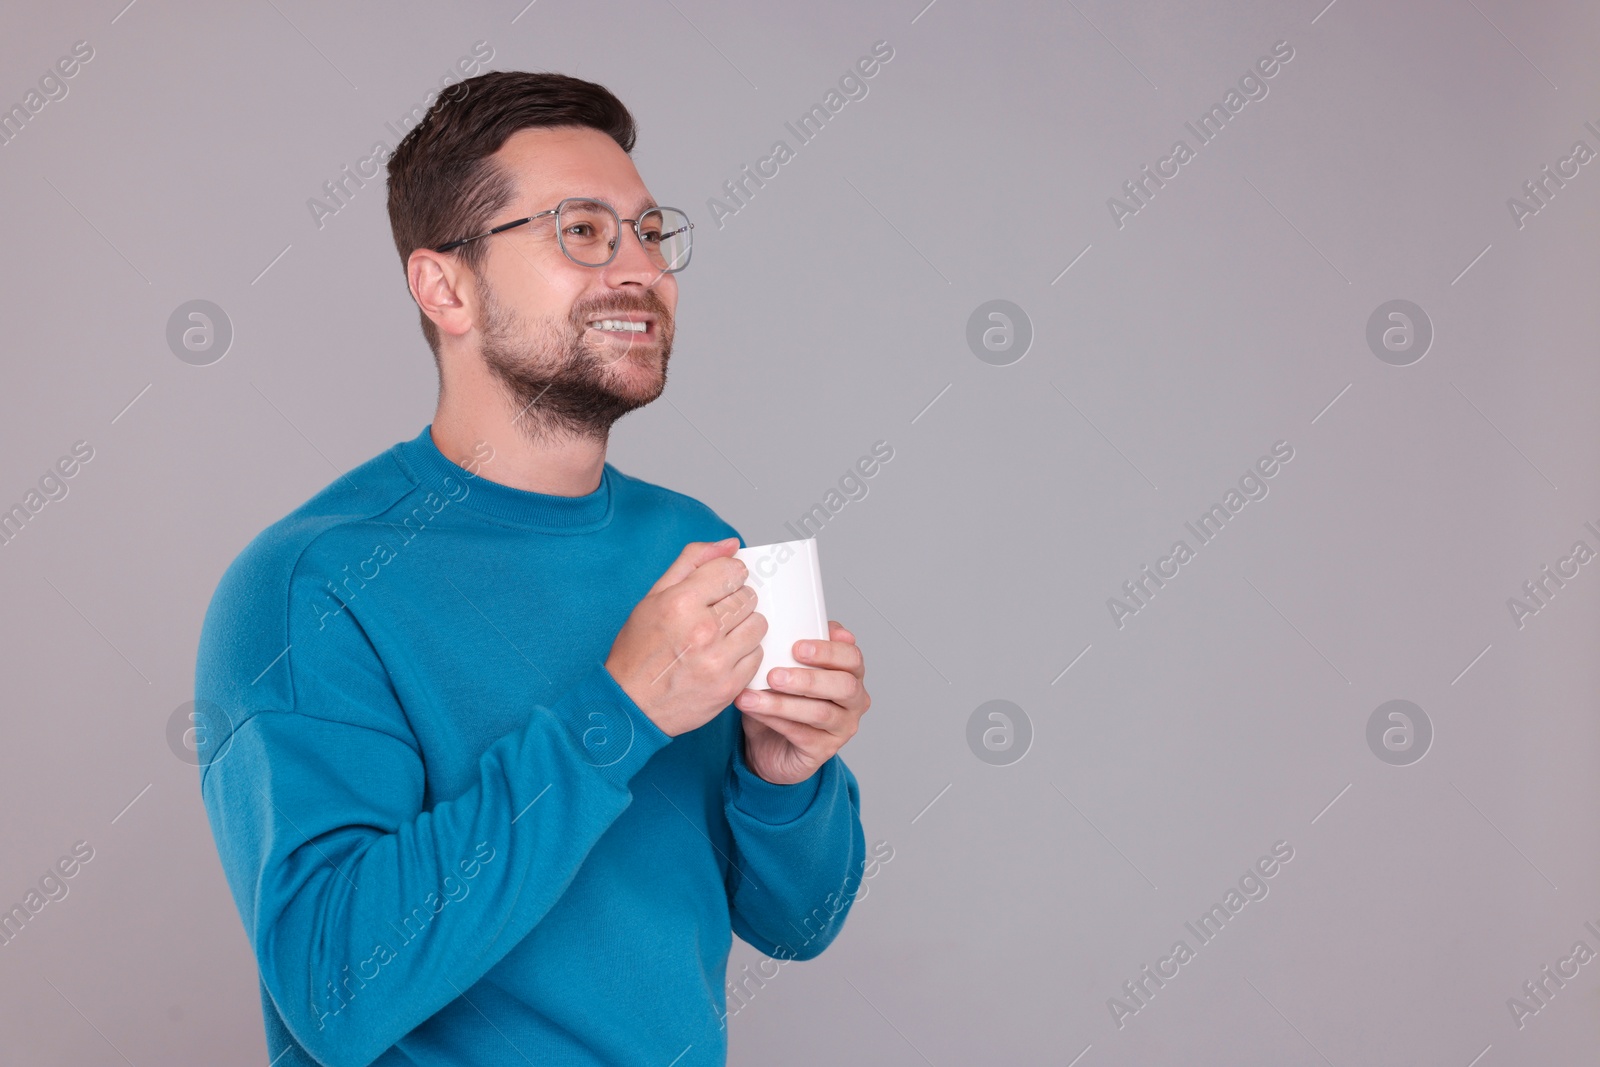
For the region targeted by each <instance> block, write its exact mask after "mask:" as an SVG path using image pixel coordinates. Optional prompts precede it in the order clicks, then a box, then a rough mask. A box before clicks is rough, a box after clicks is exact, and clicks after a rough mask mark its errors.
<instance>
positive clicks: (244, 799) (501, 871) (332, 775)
mask: <svg viewBox="0 0 1600 1067" xmlns="http://www.w3.org/2000/svg"><path fill="white" fill-rule="evenodd" d="M232 577H233V580H231V581H230V580H229V578H227V577H225V580H224V583H223V585H221V586H219V590H218V594H217V595H216V596H215V597H214V598H213V602H212V606H211V608H210V609H209V610H208V612H207V616H206V622H205V626H204V627H203V629H202V635H201V647H200V656H199V662H198V664H197V669H196V694H197V707H199V706H202V705H201V700H205V701H208V702H209V703H207V704H206V705H204V706H205V707H208V708H210V709H211V712H210V714H212V715H213V716H214V717H215V720H216V723H217V724H219V726H223V727H225V728H223V729H218V730H217V731H216V732H215V734H214V736H213V737H212V739H211V741H210V742H209V743H203V744H202V748H201V756H202V760H203V762H204V766H203V767H202V771H201V794H202V797H203V799H204V802H205V806H206V811H207V814H208V816H209V818H210V821H211V827H212V832H213V835H214V837H215V839H216V844H217V849H218V852H219V854H220V856H221V859H222V865H223V869H224V872H225V874H226V876H227V879H228V883H229V886H230V888H231V890H232V893H233V897H234V901H235V904H236V905H237V906H238V909H239V913H240V916H241V918H242V919H243V920H244V925H245V929H246V932H247V934H248V936H249V940H250V944H251V947H252V948H253V949H254V952H255V956H256V960H257V964H258V966H259V968H260V972H261V979H262V982H263V983H264V985H265V986H266V988H267V991H268V992H269V993H270V995H271V997H272V1000H273V1002H274V1004H275V1005H276V1007H277V1009H278V1012H279V1013H280V1014H281V1016H282V1017H283V1019H284V1021H285V1023H286V1025H287V1026H288V1027H289V1030H290V1032H291V1033H292V1034H293V1036H294V1038H295V1039H296V1040H297V1041H298V1042H299V1043H300V1044H301V1045H302V1046H303V1047H304V1048H305V1049H306V1050H307V1051H308V1052H309V1053H310V1054H311V1055H312V1056H314V1057H315V1058H316V1059H317V1060H318V1061H319V1062H321V1063H324V1064H328V1065H330V1067H359V1065H363V1064H368V1063H370V1062H371V1061H372V1060H374V1059H375V1058H377V1057H378V1056H379V1055H380V1054H382V1053H383V1052H384V1050H386V1049H388V1048H389V1047H391V1046H392V1045H393V1044H394V1043H395V1042H396V1041H398V1040H399V1039H400V1038H401V1037H403V1036H404V1035H405V1034H407V1033H408V1032H410V1031H411V1030H412V1029H414V1028H415V1027H416V1026H417V1025H418V1024H420V1023H422V1022H423V1021H424V1020H426V1019H428V1018H429V1017H430V1016H432V1015H434V1014H435V1013H437V1012H438V1011H439V1010H440V1009H441V1008H443V1007H444V1006H445V1005H446V1004H448V1003H449V1002H451V1001H452V1000H454V999H456V998H457V997H458V996H459V995H461V993H462V991H464V990H466V989H467V988H469V987H470V986H472V985H473V984H474V983H475V982H476V981H477V980H478V979H479V978H481V977H482V976H483V975H484V973H485V972H487V971H488V970H489V969H490V968H491V967H493V966H494V965H495V964H496V963H497V962H498V961H499V960H500V959H501V958H502V957H503V956H504V955H505V954H506V953H507V952H508V951H510V950H511V948H513V947H514V946H515V945H516V944H517V943H518V942H519V941H520V940H522V938H523V937H525V936H526V935H527V934H528V932H529V931H530V930H532V929H533V928H534V927H535V926H536V925H537V924H538V923H539V922H540V921H541V919H542V918H543V917H544V916H545V915H546V914H547V913H548V912H549V910H550V909H551V907H552V906H553V905H554V904H555V903H556V902H557V901H558V900H559V899H560V898H561V896H562V894H563V893H564V892H565V891H566V889H567V887H568V886H569V885H570V884H571V882H572V880H573V878H574V876H575V875H576V873H577V871H578V869H579V867H580V865H581V864H582V863H583V861H584V859H585V857H586V856H587V855H588V853H589V852H590V850H591V849H592V848H593V846H594V844H595V843H596V841H597V840H598V839H599V838H600V836H601V835H602V834H603V833H604V832H605V830H606V829H607V828H608V827H609V826H610V825H611V824H612V823H613V822H614V821H615V820H616V819H617V817H618V816H619V815H621V813H622V812H623V811H624V810H626V809H627V807H628V806H629V804H630V803H631V802H632V793H631V792H630V789H629V781H630V779H631V778H632V777H633V776H634V774H635V773H636V772H637V771H638V770H639V769H640V768H641V767H642V766H643V765H644V763H645V762H646V761H647V760H648V759H649V758H650V756H652V755H653V754H654V753H655V752H656V751H658V750H659V749H661V748H662V747H663V746H665V745H666V744H667V743H668V742H669V741H670V740H671V739H670V738H669V737H668V736H667V735H666V734H664V733H662V732H661V730H660V729H659V728H658V727H657V726H656V725H655V724H654V723H653V722H652V721H651V720H650V719H649V717H648V716H646V715H645V714H644V713H643V712H642V711H641V710H640V709H639V707H638V706H637V705H636V704H635V703H634V702H633V701H632V699H630V698H629V697H628V695H627V694H626V693H625V692H624V691H623V690H622V688H621V687H620V686H619V685H618V684H617V682H616V680H615V679H614V678H613V677H612V676H611V674H610V673H609V672H608V671H607V670H606V668H605V666H604V664H603V663H601V662H599V661H596V662H594V663H592V664H590V665H589V666H588V667H587V668H586V669H585V670H584V671H583V672H582V673H581V674H580V675H578V677H577V678H576V680H575V681H574V682H573V683H572V684H571V685H570V687H568V688H567V689H566V690H565V691H564V692H561V693H560V694H559V695H558V696H556V697H555V698H554V699H552V700H550V701H548V702H547V703H544V704H535V703H533V702H532V701H530V702H529V707H528V718H527V723H526V725H525V726H523V727H521V728H519V729H517V730H514V731H512V732H511V733H509V734H506V735H505V736H502V737H500V738H499V739H498V740H496V741H495V742H494V743H492V744H491V745H490V746H489V748H488V749H487V750H486V751H485V752H484V753H483V756H482V758H481V759H480V760H479V763H478V766H477V776H476V780H475V781H472V782H471V783H470V785H469V786H468V787H467V788H466V789H465V790H464V791H463V792H461V793H460V794H459V795H456V796H452V797H449V798H446V799H443V800H437V801H435V800H434V798H431V797H428V796H427V795H426V794H425V791H424V774H423V761H422V756H421V752H420V748H419V745H418V742H417V741H416V739H415V737H414V736H413V735H412V733H411V731H410V729H409V727H408V725H407V718H406V713H405V709H404V708H403V707H402V706H401V704H400V701H399V698H398V696H397V694H396V692H395V690H394V688H393V686H392V684H391V680H390V675H389V671H388V670H387V669H386V667H385V664H384V663H383V662H382V660H381V659H380V657H379V654H378V652H377V651H376V649H375V648H374V647H373V645H372V643H371V642H370V641H369V640H368V638H367V635H366V634H365V632H364V631H363V630H362V629H361V626H360V625H359V623H358V622H357V620H356V619H355V618H354V616H353V613H352V612H351V611H349V610H344V611H340V612H337V613H327V614H324V615H323V616H322V617H319V618H315V619H314V620H313V619H312V618H311V616H310V613H307V616H306V617H305V618H304V619H302V618H300V617H299V616H296V615H294V614H291V615H290V617H289V620H288V621H287V622H286V621H285V620H284V618H283V612H282V610H281V609H280V610H278V611H277V613H276V614H275V615H273V614H272V613H270V612H267V613H266V615H265V617H264V618H265V621H267V622H268V623H270V625H264V626H263V625H259V624H261V623H262V622H263V609H262V608H261V607H260V606H259V604H258V603H257V602H256V601H257V600H259V594H253V593H252V591H251V590H250V588H249V586H250V584H251V583H250V581H249V579H248V578H247V577H243V576H232ZM291 588H292V583H291ZM253 625H257V626H258V628H259V629H264V630H267V631H268V632H269V633H270V632H271V631H272V630H274V629H275V628H283V629H284V630H285V631H286V632H287V636H288V640H287V641H286V642H285V643H286V644H287V646H288V647H287V648H286V649H284V652H283V655H282V656H281V658H280V659H279V660H278V661H274V663H273V664H271V665H269V666H268V667H267V669H266V670H261V664H262V662H263V660H264V659H268V658H270V656H271V652H265V653H263V649H264V648H265V647H266V646H267V645H269V644H271V645H273V646H274V651H276V648H279V647H282V645H281V644H280V643H279V639H278V637H277V635H276V634H275V633H273V634H271V636H263V635H262V634H260V633H258V632H256V630H253V629H252V626H253ZM402 667H403V665H402ZM258 671H259V672H260V674H259V676H257V677H256V680H255V681H250V678H251V677H252V675H256V673H257V672H258ZM452 710H453V711H455V712H457V713H459V714H461V715H463V716H469V715H470V714H471V711H472V709H471V708H470V707H462V708H460V709H452ZM208 745H209V747H208ZM467 879H470V880H471V894H472V899H473V906H472V907H463V906H457V907H445V906H444V902H446V899H447V898H448V899H456V897H455V896H454V894H457V893H461V892H462V889H461V887H462V885H463V884H464V883H465V881H466V880H467ZM409 917H415V922H414V923H412V924H409V925H407V919H408V918H409ZM413 933H415V936H414V937H413V936H410V935H411V934H413ZM378 965H381V966H382V968H383V974H385V975H386V976H388V977H385V979H384V993H383V995H382V996H352V995H349V993H348V992H347V991H351V992H353V991H354V990H355V989H358V988H359V987H360V980H361V976H362V975H363V974H364V975H365V976H366V977H367V978H371V977H373V976H374V973H375V968H376V967H377V966H378Z"/></svg>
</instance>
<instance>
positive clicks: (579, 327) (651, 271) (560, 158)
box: [477, 127, 678, 438]
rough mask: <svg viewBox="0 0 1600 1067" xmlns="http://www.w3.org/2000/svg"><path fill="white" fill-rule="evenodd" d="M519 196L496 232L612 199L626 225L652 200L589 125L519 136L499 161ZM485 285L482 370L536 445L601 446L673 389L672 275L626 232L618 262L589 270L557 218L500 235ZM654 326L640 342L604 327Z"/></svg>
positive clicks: (620, 155) (481, 294)
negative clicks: (559, 233) (551, 439)
mask: <svg viewBox="0 0 1600 1067" xmlns="http://www.w3.org/2000/svg"><path fill="white" fill-rule="evenodd" d="M496 159H497V161H498V162H499V164H500V165H501V166H502V167H504V168H505V169H506V171H507V172H508V173H510V174H512V175H513V176H515V178H516V179H517V184H518V192H517V195H516V197H515V198H514V199H513V200H512V202H511V204H510V205H508V206H507V208H506V209H505V210H504V211H503V212H501V213H500V214H498V215H497V216H496V217H495V218H494V220H492V221H493V222H495V223H499V222H504V221H509V220H511V219H516V218H521V217H523V216H525V215H532V214H534V213H536V212H540V211H545V210H548V209H550V208H553V207H555V206H556V204H558V203H559V202H560V201H561V200H562V199H563V198H565V197H569V196H587V197H593V198H595V199H597V200H604V201H605V202H606V203H608V204H610V205H611V206H612V207H613V208H615V209H616V211H617V214H618V216H620V217H621V218H624V219H632V218H638V217H639V215H640V213H641V212H642V211H643V210H644V209H645V208H646V207H647V206H649V205H650V204H651V203H652V201H651V199H650V194H649V191H648V190H647V189H646V188H645V186H644V183H643V181H641V180H640V178H639V173H638V171H637V170H635V169H634V166H633V161H632V160H631V159H629V158H628V155H627V153H625V152H624V151H623V150H622V148H621V147H620V146H619V145H618V144H617V143H616V142H615V141H613V140H612V139H611V138H610V137H609V136H607V135H606V134H604V133H602V132H600V131H599V130H594V129H589V128H587V127H557V128H536V129H526V130H519V131H518V132H517V133H515V134H513V135H512V136H511V137H510V138H509V139H508V140H507V141H506V143H505V144H504V145H503V146H502V147H501V149H500V151H499V152H497V153H496ZM483 240H486V241H489V242H491V245H490V247H489V249H488V250H487V251H488V255H487V257H486V259H485V261H484V264H483V270H482V272H481V274H480V275H479V277H478V279H477V293H478V299H479V302H480V311H479V315H478V322H477V327H478V333H479V339H480V353H481V356H482V358H483V361H484V363H485V365H486V366H487V367H488V369H489V370H490V371H491V372H492V373H493V374H494V375H495V377H496V378H498V379H499V381H500V382H501V384H502V385H504V386H505V388H506V390H507V392H508V394H509V398H510V400H511V405H512V407H513V409H514V410H513V413H512V418H513V421H514V422H515V423H516V425H517V426H518V428H519V429H521V430H522V431H523V432H525V433H528V434H529V435H530V436H533V437H544V436H549V435H557V436H568V435H571V436H585V437H600V438H604V437H605V436H606V434H607V433H608V432H609V431H610V428H611V425H612V423H614V422H616V421H617V419H619V418H621V417H622V416H623V415H626V414H627V413H628V412H630V411H632V410H634V409H635V408H639V407H642V406H644V405H645V404H648V403H650V402H651V401H652V400H654V399H655V398H656V397H658V396H660V395H661V392H662V390H663V389H665V388H666V382H667V360H668V358H669V357H670V356H671V353H672V335H673V312H674V310H675V309H676V307H677V302H678V283H677V279H676V277H674V276H673V275H671V274H664V273H662V272H661V270H660V268H658V267H657V266H656V265H655V263H654V261H653V260H651V259H650V257H649V256H648V255H647V254H646V253H645V250H644V248H643V246H642V245H640V243H639V239H638V237H637V236H635V234H634V233H633V232H632V227H631V226H630V225H629V224H628V223H626V222H624V223H623V224H622V228H621V231H620V233H619V247H618V249H617V254H616V257H615V258H614V259H613V260H612V261H611V262H610V263H608V264H606V265H605V266H604V267H585V266H581V265H580V264H577V263H574V262H573V261H572V260H570V259H568V258H567V257H566V255H565V254H563V253H562V251H561V248H560V246H559V245H558V244H557V242H556V227H555V216H553V215H549V216H546V217H545V218H542V219H538V220H536V221H534V222H531V223H528V224H526V225H523V226H519V227H516V228H515V229H512V230H507V231H506V232H505V233H502V234H496V235H495V236H493V237H487V238H483ZM623 318H626V319H632V320H635V321H640V320H643V321H646V322H647V323H648V326H647V329H646V330H645V331H643V332H627V331H614V330H605V329H602V328H600V327H599V326H597V325H591V324H592V323H597V322H598V321H599V320H602V319H623Z"/></svg>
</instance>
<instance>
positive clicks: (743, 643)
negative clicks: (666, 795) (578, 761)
mask: <svg viewBox="0 0 1600 1067" xmlns="http://www.w3.org/2000/svg"><path fill="white" fill-rule="evenodd" d="M738 548H739V541H738V538H728V539H727V540H725V541H717V542H714V543H712V542H706V541H694V542H691V543H689V544H687V545H685V546H684V548H683V552H682V553H681V554H680V555H679V556H678V558H677V560H675V561H674V562H673V564H672V566H670V567H668V568H667V571H666V573H665V574H663V575H662V576H661V578H660V579H659V580H658V581H657V582H656V584H655V585H653V586H651V587H650V592H648V593H646V594H645V597H644V599H643V600H641V601H639V603H638V604H637V605H635V606H634V609H633V612H632V613H631V614H630V615H629V616H628V621H627V622H626V623H624V624H623V626H622V631H621V632H620V633H618V634H617V639H616V641H615V642H613V644H612V646H611V653H610V655H609V656H607V657H606V663H605V667H606V670H608V671H610V672H611V676H612V677H613V678H615V679H616V680H617V684H618V685H619V686H621V687H622V691H623V692H625V693H627V694H628V696H630V697H632V698H633V702H634V703H635V704H637V705H639V709H640V710H641V711H643V712H644V713H645V714H646V715H648V716H649V717H650V720H651V721H652V722H654V723H655V724H656V725H657V726H659V727H660V728H661V732H662V733H664V734H666V735H667V736H668V737H677V736H678V735H679V734H681V733H685V732H687V731H689V730H693V729H695V728H696V727H698V726H703V725H705V724H706V723H708V722H710V721H711V720H712V719H714V718H716V717H717V715H718V714H720V713H721V712H722V710H723V709H724V708H726V707H727V706H728V704H729V703H730V702H731V701H732V699H733V697H734V694H736V693H738V692H739V690H740V689H741V688H743V687H744V686H746V685H748V684H749V683H750V679H752V678H754V677H755V676H756V669H757V667H758V665H759V664H760V662H761V638H762V637H763V636H764V635H765V634H766V632H767V620H766V618H765V617H764V616H762V615H761V614H760V613H759V612H757V611H756V610H755V605H756V594H755V590H753V589H751V588H750V587H749V586H746V585H745V584H744V580H745V577H746V576H747V575H748V574H749V573H750V572H749V569H748V568H746V567H745V565H744V564H743V563H742V562H741V561H739V560H737V559H735V558H734V557H733V553H734V552H736V551H738Z"/></svg>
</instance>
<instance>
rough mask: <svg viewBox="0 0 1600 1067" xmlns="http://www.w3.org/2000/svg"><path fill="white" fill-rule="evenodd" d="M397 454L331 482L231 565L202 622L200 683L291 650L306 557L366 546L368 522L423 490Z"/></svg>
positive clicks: (233, 675) (232, 675)
mask: <svg viewBox="0 0 1600 1067" xmlns="http://www.w3.org/2000/svg"><path fill="white" fill-rule="evenodd" d="M393 453H394V448H392V447H391V448H389V449H386V450H384V451H383V452H381V453H379V454H378V455H376V456H374V457H373V458H371V459H369V460H367V461H366V462H364V463H362V464H360V465H359V466H357V467H355V468H353V469H351V470H350V471H348V472H346V473H344V474H342V475H340V476H338V477H337V478H335V479H333V480H332V481H331V482H329V483H328V484H327V485H326V486H324V487H323V488H322V489H321V490H319V491H318V492H317V493H315V494H314V495H313V496H311V498H310V499H308V500H306V501H305V502H304V503H302V504H300V505H299V506H298V507H296V508H295V509H294V510H293V511H291V512H289V513H288V514H287V515H285V516H283V517H282V518H280V519H278V520H277V521H275V522H273V523H271V524H270V525H268V526H267V527H266V528H265V529H263V530H262V531H261V532H260V533H258V534H256V536H255V537H254V538H252V539H251V540H250V542H249V543H248V544H246V545H245V546H244V548H243V549H241V550H240V551H239V553H238V554H237V555H236V556H235V557H234V558H233V561H232V562H231V563H229V564H228V566H227V568H226V569H225V570H224V571H223V573H222V576H221V578H219V579H218V581H217V585H216V588H215V590H214V591H213V593H212V594H211V600H210V602H209V604H208V605H207V607H206V612H205V619H204V621H203V623H202V625H201V630H200V647H199V662H198V664H197V671H198V672H199V676H200V680H201V681H202V683H203V685H202V688H205V687H206V686H207V685H209V684H227V683H231V682H232V681H234V680H236V679H237V678H238V677H239V676H240V674H241V672H243V673H244V674H245V675H246V676H248V675H250V674H253V673H254V672H255V671H258V670H261V669H263V668H265V667H266V666H268V661H269V660H271V659H272V657H273V656H276V655H279V654H281V653H282V652H284V651H286V650H287V648H288V647H289V644H290V606H289V605H290V587H291V583H292V582H293V581H294V580H295V578H296V575H297V573H300V572H303V571H304V570H305V569H306V561H307V560H308V558H312V557H320V556H322V555H326V554H328V553H330V552H331V553H333V554H334V555H335V556H338V555H340V554H341V553H342V554H343V555H345V556H348V555H349V552H350V550H351V546H352V545H356V544H359V543H363V542H362V538H363V537H366V535H367V533H368V531H366V530H365V526H366V524H367V523H368V522H369V521H371V520H375V519H376V518H378V517H379V516H381V515H383V514H384V513H385V512H387V511H389V510H391V509H392V508H394V507H395V506H396V505H397V504H400V503H402V502H404V501H405V499H406V498H407V496H408V495H410V494H412V493H415V492H418V491H419V490H418V488H417V486H416V484H415V483H414V482H413V481H412V480H411V479H410V478H409V477H408V476H407V475H406V472H405V471H404V470H403V469H402V468H401V467H400V465H399V464H398V463H397V462H396V461H395V458H394V456H393ZM368 539H369V540H370V538H368ZM368 547H369V548H370V545H369V546H368ZM335 569H337V568H335ZM246 680H248V677H246Z"/></svg>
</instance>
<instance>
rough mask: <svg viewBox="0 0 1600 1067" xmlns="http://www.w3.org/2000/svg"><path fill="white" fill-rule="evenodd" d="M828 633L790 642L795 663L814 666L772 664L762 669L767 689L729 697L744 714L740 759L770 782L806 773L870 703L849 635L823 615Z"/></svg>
mask: <svg viewBox="0 0 1600 1067" xmlns="http://www.w3.org/2000/svg"><path fill="white" fill-rule="evenodd" d="M828 636H829V638H830V640H827V641H796V642H795V645H794V658H795V660H796V662H799V663H814V664H816V667H814V668H811V667H801V668H799V669H794V668H790V669H788V670H785V669H783V668H781V667H774V668H773V669H772V670H770V671H768V672H767V684H768V685H770V686H772V692H770V693H762V692H757V691H756V690H754V689H746V690H745V691H744V692H742V693H740V694H739V698H738V699H737V700H735V701H734V704H735V706H737V707H738V708H739V710H740V711H742V712H743V713H744V714H743V717H742V721H743V723H744V761H745V763H746V764H748V765H749V767H750V769H751V770H753V771H755V772H756V774H758V775H760V776H761V777H762V778H764V779H766V780H767V781H769V782H772V783H773V784H775V785H793V784H795V783H796V782H803V781H805V780H806V779H807V778H809V777H811V775H812V774H814V773H815V772H816V770H817V768H818V767H820V766H822V765H823V764H824V763H826V762H828V760H829V759H830V758H832V756H833V754H834V753H835V752H837V751H839V749H841V748H843V747H844V743H845V742H846V741H848V740H850V739H851V738H852V737H854V736H855V734H856V730H857V729H858V728H859V726H860V724H861V716H863V715H865V714H866V712H867V709H868V708H869V707H871V706H872V697H871V696H869V695H868V694H867V690H866V687H865V686H864V685H863V684H862V681H863V679H865V678H866V675H867V667H866V662H865V660H864V659H863V658H862V655H861V649H859V648H857V647H856V639H855V635H854V634H852V633H851V632H850V631H849V630H846V629H845V628H844V627H843V626H842V625H840V624H839V623H838V622H835V621H834V620H832V619H829V620H828ZM752 677H753V673H752Z"/></svg>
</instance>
